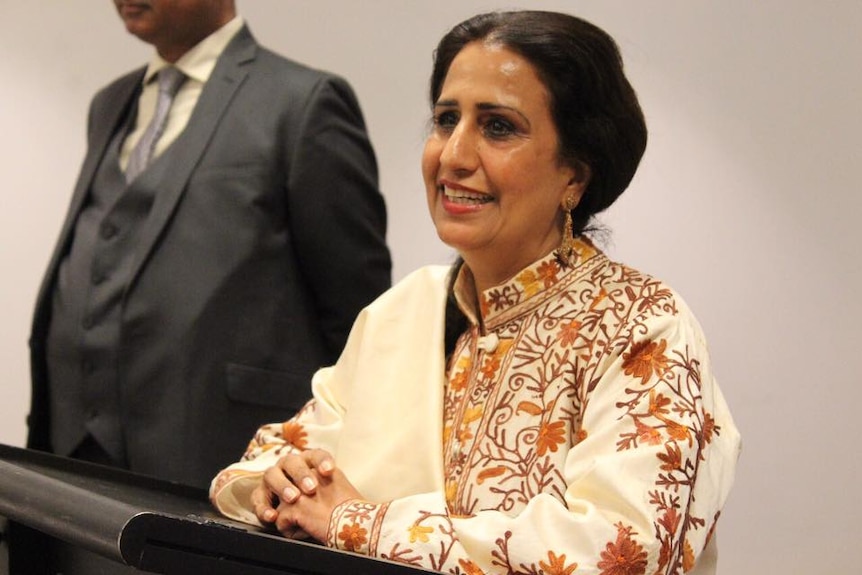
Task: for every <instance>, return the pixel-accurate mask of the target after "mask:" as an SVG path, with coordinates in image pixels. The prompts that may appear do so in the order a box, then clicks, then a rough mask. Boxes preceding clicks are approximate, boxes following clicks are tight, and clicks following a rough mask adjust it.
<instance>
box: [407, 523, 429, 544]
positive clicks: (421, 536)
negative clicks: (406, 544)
mask: <svg viewBox="0 0 862 575" xmlns="http://www.w3.org/2000/svg"><path fill="white" fill-rule="evenodd" d="M407 530H408V531H409V532H410V543H416V542H417V541H419V542H420V543H428V534H429V533H434V528H433V527H423V526H422V525H418V524H415V525H411V526H410V527H409V528H408V529H407Z"/></svg>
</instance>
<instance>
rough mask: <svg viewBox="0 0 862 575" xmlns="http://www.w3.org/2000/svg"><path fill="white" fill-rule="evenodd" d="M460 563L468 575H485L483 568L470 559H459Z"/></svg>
mask: <svg viewBox="0 0 862 575" xmlns="http://www.w3.org/2000/svg"><path fill="white" fill-rule="evenodd" d="M458 565H460V566H461V568H462V569H464V573H466V575H485V572H484V571H482V568H481V567H479V566H478V565H476V564H475V563H473V562H472V561H470V560H469V559H458Z"/></svg>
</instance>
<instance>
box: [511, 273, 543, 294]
mask: <svg viewBox="0 0 862 575" xmlns="http://www.w3.org/2000/svg"><path fill="white" fill-rule="evenodd" d="M515 280H516V281H517V282H518V283H519V284H521V286H522V287H523V288H524V293H525V294H526V295H527V297H532V296H534V295H536V294H537V293H539V290H540V289H541V287H540V285H539V276H538V275H536V273H535V272H534V271H533V270H532V269H526V270H524V271H523V272H521V273H520V274H518V277H516V278H515Z"/></svg>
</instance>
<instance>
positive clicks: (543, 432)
mask: <svg viewBox="0 0 862 575" xmlns="http://www.w3.org/2000/svg"><path fill="white" fill-rule="evenodd" d="M565 425H566V424H565V422H563V421H555V422H553V423H549V424H542V426H541V427H540V428H539V437H538V438H537V439H536V453H538V454H539V455H544V454H545V453H547V452H548V451H556V450H557V448H558V447H559V446H560V445H562V444H563V443H565V442H566V430H565Z"/></svg>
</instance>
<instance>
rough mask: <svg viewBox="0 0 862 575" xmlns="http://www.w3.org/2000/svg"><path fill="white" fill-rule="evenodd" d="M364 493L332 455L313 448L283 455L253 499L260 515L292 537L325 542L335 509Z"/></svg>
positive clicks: (282, 532) (258, 516)
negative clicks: (354, 484) (348, 477)
mask: <svg viewBox="0 0 862 575" xmlns="http://www.w3.org/2000/svg"><path fill="white" fill-rule="evenodd" d="M361 498H362V495H361V494H360V493H359V491H357V490H356V488H355V487H353V485H352V484H351V483H350V481H349V480H348V479H347V477H346V476H345V475H344V473H343V472H342V471H341V470H340V469H339V468H338V467H336V465H335V460H334V458H333V457H332V455H331V454H330V453H329V452H327V451H324V450H322V449H310V450H307V451H302V452H299V453H291V454H288V455H285V456H283V457H281V458H280V459H279V460H278V462H277V463H276V464H275V465H273V466H272V467H270V468H269V469H267V470H266V472H265V473H264V475H263V477H262V480H261V483H260V485H259V486H258V487H257V488H256V489H255V490H254V491H253V492H252V495H251V501H252V504H253V505H254V512H255V515H257V518H258V519H259V520H260V522H261V523H263V524H264V525H270V524H271V525H274V526H275V528H276V529H278V531H279V532H280V533H281V534H282V535H284V536H285V537H288V538H290V539H309V538H311V539H315V540H317V541H325V540H326V533H327V530H328V528H329V520H330V517H331V515H332V511H333V510H334V509H335V508H336V507H338V506H339V505H340V504H341V503H343V502H345V501H347V500H349V499H361Z"/></svg>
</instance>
